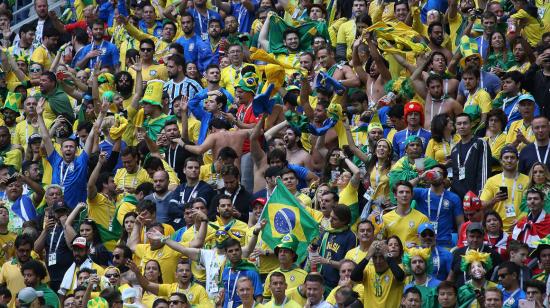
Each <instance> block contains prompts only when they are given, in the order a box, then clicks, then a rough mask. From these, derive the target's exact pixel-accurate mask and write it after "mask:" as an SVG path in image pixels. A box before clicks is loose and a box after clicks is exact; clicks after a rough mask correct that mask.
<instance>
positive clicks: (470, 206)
mask: <svg viewBox="0 0 550 308" xmlns="http://www.w3.org/2000/svg"><path fill="white" fill-rule="evenodd" d="M462 207H463V208H464V212H473V211H479V210H481V200H479V197H478V196H477V195H476V194H474V193H473V192H472V191H468V192H467V193H466V194H465V195H464V200H462Z"/></svg>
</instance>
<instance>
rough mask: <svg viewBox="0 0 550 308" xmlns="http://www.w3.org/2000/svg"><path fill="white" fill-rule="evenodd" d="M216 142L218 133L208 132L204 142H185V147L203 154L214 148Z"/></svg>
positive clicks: (196, 153) (192, 151)
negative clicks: (194, 143) (192, 143)
mask: <svg viewBox="0 0 550 308" xmlns="http://www.w3.org/2000/svg"><path fill="white" fill-rule="evenodd" d="M215 144H216V134H208V136H206V139H204V142H203V143H202V144H199V145H190V144H185V143H184V144H183V148H184V149H185V150H187V151H189V152H191V153H193V154H195V155H202V154H204V152H206V151H208V150H210V149H212V148H214V145H215Z"/></svg>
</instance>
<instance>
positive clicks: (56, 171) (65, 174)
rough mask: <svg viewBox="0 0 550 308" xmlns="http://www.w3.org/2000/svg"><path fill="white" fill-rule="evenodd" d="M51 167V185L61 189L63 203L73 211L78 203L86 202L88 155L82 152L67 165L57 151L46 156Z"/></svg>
mask: <svg viewBox="0 0 550 308" xmlns="http://www.w3.org/2000/svg"><path fill="white" fill-rule="evenodd" d="M48 162H49V163H50V165H52V184H58V185H60V186H61V187H63V196H64V198H65V203H66V204H67V206H68V207H69V208H71V209H73V208H74V207H75V206H76V205H77V204H78V203H79V202H86V196H87V192H86V184H87V183H88V153H86V151H82V152H81V154H80V155H79V156H77V157H76V158H75V159H74V160H73V161H72V162H71V163H69V164H67V163H66V162H65V161H63V158H61V155H59V153H57V151H55V150H54V151H53V152H52V153H51V154H50V155H49V156H48Z"/></svg>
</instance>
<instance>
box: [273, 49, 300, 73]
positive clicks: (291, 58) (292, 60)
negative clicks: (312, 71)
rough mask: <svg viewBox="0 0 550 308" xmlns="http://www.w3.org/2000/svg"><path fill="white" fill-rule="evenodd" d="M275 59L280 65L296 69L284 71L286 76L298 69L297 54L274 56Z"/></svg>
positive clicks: (298, 58)
mask: <svg viewBox="0 0 550 308" xmlns="http://www.w3.org/2000/svg"><path fill="white" fill-rule="evenodd" d="M275 59H277V60H278V61H280V62H281V63H285V64H288V65H290V66H293V67H296V69H285V74H287V75H292V74H293V73H295V72H296V71H297V69H298V68H299V67H300V57H298V53H288V54H285V53H280V54H278V55H276V56H275Z"/></svg>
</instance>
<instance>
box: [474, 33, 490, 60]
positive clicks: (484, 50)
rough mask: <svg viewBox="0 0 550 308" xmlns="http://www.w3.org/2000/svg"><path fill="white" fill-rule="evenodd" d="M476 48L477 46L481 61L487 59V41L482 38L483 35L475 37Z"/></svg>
mask: <svg viewBox="0 0 550 308" xmlns="http://www.w3.org/2000/svg"><path fill="white" fill-rule="evenodd" d="M476 42H477V46H479V47H478V48H479V52H480V54H481V57H482V58H483V59H486V58H487V55H488V54H489V40H486V39H485V38H484V37H483V34H481V35H480V36H478V37H476Z"/></svg>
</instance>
